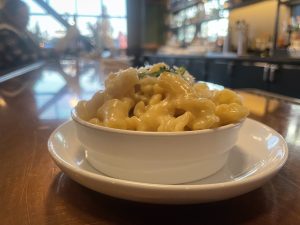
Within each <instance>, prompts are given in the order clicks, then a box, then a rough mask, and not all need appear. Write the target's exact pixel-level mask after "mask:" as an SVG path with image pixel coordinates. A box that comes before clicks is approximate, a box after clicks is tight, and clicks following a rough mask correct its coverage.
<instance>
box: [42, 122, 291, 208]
mask: <svg viewBox="0 0 300 225" xmlns="http://www.w3.org/2000/svg"><path fill="white" fill-rule="evenodd" d="M48 147H49V152H50V154H51V156H52V158H53V160H54V161H55V162H56V164H57V165H58V166H59V167H60V168H61V170H62V171H63V172H65V173H66V174H67V175H68V176H70V177H71V178H72V179H73V180H75V181H77V182H78V183H80V184H82V185H84V186H86V187H88V188H90V189H92V190H95V191H97V192H101V193H103V194H106V195H110V196H113V197H117V198H122V199H127V200H132V201H139V202H148V203H159V204H190V203H203V202H212V201H218V200H223V199H228V198H231V197H235V196H238V195H241V194H244V193H247V192H249V191H251V190H254V189H256V188H258V187H260V186H261V185H262V184H264V183H265V182H266V181H267V180H268V179H270V178H271V177H272V176H273V175H275V174H276V173H277V172H278V170H279V169H280V168H281V167H282V166H283V165H284V163H285V162H286V160H287V157H288V149H287V145H286V142H285V141H284V139H283V138H282V137H281V136H280V135H279V134H278V133H277V132H276V131H274V130H273V129H271V128H269V127H267V126H265V125H263V124H261V123H259V122H257V121H254V120H251V119H246V121H245V122H244V124H243V126H242V128H241V130H240V135H239V138H238V141H237V144H236V146H235V147H234V148H233V150H232V151H231V152H230V155H229V157H228V161H227V163H226V165H225V166H224V167H223V168H222V169H221V170H219V171H218V172H217V173H216V174H214V175H212V176H210V177H207V178H205V179H202V180H199V181H196V182H193V183H186V184H178V185H164V184H147V183H139V182H132V181H126V180H120V179H115V178H111V177H108V176H106V175H104V174H102V173H99V172H98V171H97V170H95V169H93V167H91V166H90V165H89V163H88V162H87V160H86V155H85V150H84V149H83V147H82V146H81V145H80V143H79V141H78V140H77V137H76V133H75V125H74V122H72V121H69V122H66V123H64V124H63V125H61V126H60V127H58V128H57V129H56V130H55V131H54V132H53V133H52V134H51V136H50V138H49V141H48ZM193 172H197V171H193Z"/></svg>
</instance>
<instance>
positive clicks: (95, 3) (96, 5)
mask: <svg viewBox="0 0 300 225" xmlns="http://www.w3.org/2000/svg"><path fill="white" fill-rule="evenodd" d="M77 13H78V15H87V16H99V15H100V14H101V5H100V0H77Z"/></svg>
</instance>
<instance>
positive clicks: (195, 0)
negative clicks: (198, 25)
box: [170, 0, 203, 13]
mask: <svg viewBox="0 0 300 225" xmlns="http://www.w3.org/2000/svg"><path fill="white" fill-rule="evenodd" d="M202 2H203V1H202V0H193V1H189V2H184V3H181V4H179V5H177V6H175V7H172V6H171V9H170V11H171V12H172V13H177V12H179V11H181V10H184V9H187V8H189V7H192V6H194V5H197V4H198V3H202Z"/></svg>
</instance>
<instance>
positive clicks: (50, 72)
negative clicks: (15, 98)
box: [33, 60, 104, 120]
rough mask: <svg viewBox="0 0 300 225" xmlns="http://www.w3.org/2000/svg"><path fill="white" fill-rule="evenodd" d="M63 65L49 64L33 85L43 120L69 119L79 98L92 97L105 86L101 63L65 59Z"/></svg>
mask: <svg viewBox="0 0 300 225" xmlns="http://www.w3.org/2000/svg"><path fill="white" fill-rule="evenodd" d="M59 65H60V66H53V65H52V66H47V67H45V68H44V69H43V71H42V72H41V75H40V77H39V79H38V80H37V81H36V82H35V83H34V85H33V94H34V98H35V102H36V107H37V111H38V117H39V119H40V120H66V119H68V118H70V109H71V108H73V107H74V106H75V105H76V104H77V102H78V101H79V99H89V98H90V97H91V96H92V95H93V94H94V93H95V92H96V91H98V90H101V89H103V88H104V87H103V81H104V76H103V75H102V74H100V73H99V70H98V67H99V66H98V64H97V63H90V64H80V62H78V61H77V60H76V61H75V60H69V61H68V60H63V61H61V62H60V64H59Z"/></svg>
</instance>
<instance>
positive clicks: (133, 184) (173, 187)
mask: <svg viewBox="0 0 300 225" xmlns="http://www.w3.org/2000/svg"><path fill="white" fill-rule="evenodd" d="M248 121H249V122H250V121H251V122H253V123H256V124H257V125H258V126H262V127H263V128H264V129H268V130H270V131H271V132H272V133H274V134H276V135H277V136H278V137H279V138H280V140H281V141H282V143H283V151H284V157H283V158H282V159H280V160H279V161H278V163H277V164H275V165H274V166H271V168H269V169H266V170H263V171H261V172H260V173H258V174H256V175H255V176H249V177H245V179H239V180H232V181H226V182H220V183H212V184H188V183H186V184H152V183H143V182H137V181H129V180H123V179H118V178H114V177H109V176H106V175H104V174H98V173H93V172H90V171H86V170H84V169H81V168H79V167H76V166H74V165H72V164H70V163H68V162H67V161H65V160H64V159H63V158H61V157H60V156H59V155H58V154H57V153H56V151H55V149H54V146H53V144H52V140H53V138H54V135H55V134H56V133H57V132H58V131H59V130H61V128H62V127H64V126H67V125H69V124H71V123H74V122H73V121H72V120H68V121H66V122H64V123H62V124H61V125H59V126H58V127H57V128H56V129H55V130H54V131H53V132H52V133H51V135H50V136H49V139H48V143H47V145H48V152H49V153H50V156H51V158H52V159H53V160H54V162H55V163H56V164H57V165H58V166H59V167H60V169H61V170H62V171H64V170H63V169H62V168H61V166H62V167H66V168H67V169H68V170H69V171H72V172H74V173H76V174H78V173H79V174H80V175H83V176H85V177H88V178H90V179H93V180H97V181H98V182H104V183H113V184H114V185H118V186H126V187H128V188H135V189H144V190H146V189H147V190H152V191H153V190H158V191H162V190H169V191H182V190H189V191H193V190H195V191H204V190H218V189H223V188H231V187H236V186H240V185H246V184H249V183H256V182H259V181H261V180H263V179H265V178H268V177H270V176H272V175H274V174H275V173H276V172H277V171H279V170H280V169H281V168H282V167H283V166H284V164H285V163H286V161H287V159H288V155H289V153H288V145H287V143H286V141H285V139H284V138H283V137H282V135H281V134H279V133H278V132H277V131H276V130H274V129H273V128H271V127H269V126H267V125H265V124H263V123H261V122H259V121H256V120H254V119H251V118H247V119H246V120H245V123H246V122H248Z"/></svg>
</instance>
